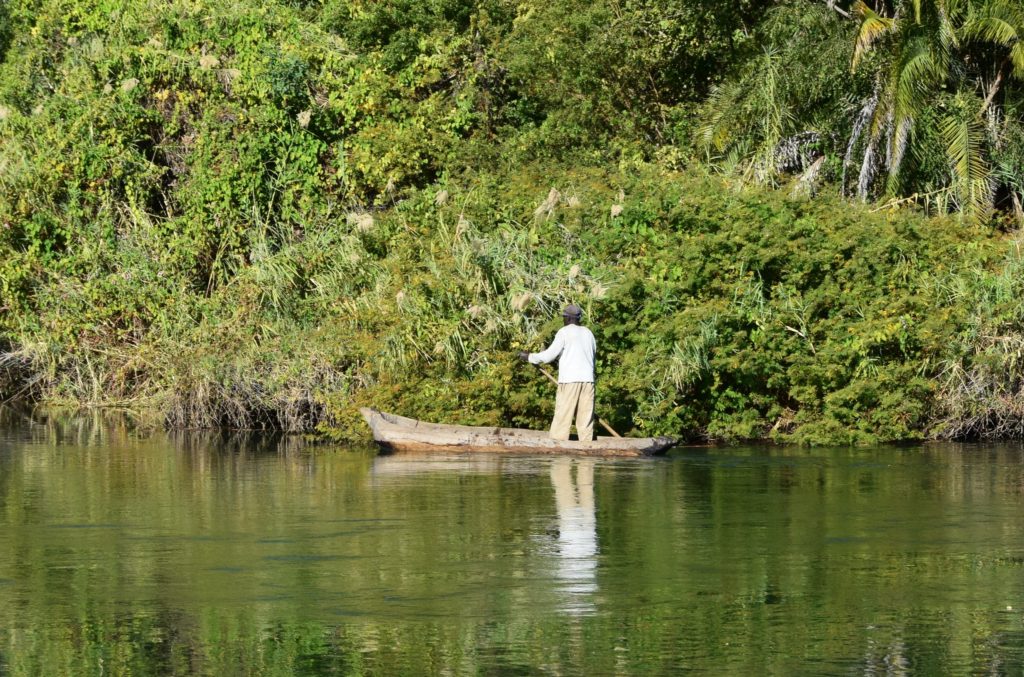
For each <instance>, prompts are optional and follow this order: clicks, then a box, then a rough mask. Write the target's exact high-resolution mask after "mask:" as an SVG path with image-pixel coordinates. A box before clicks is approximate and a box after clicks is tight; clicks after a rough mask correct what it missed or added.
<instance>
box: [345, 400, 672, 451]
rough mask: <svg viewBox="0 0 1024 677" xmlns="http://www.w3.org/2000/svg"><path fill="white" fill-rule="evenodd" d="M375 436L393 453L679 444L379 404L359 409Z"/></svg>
mask: <svg viewBox="0 0 1024 677" xmlns="http://www.w3.org/2000/svg"><path fill="white" fill-rule="evenodd" d="M359 411H360V413H362V415H363V418H365V419H366V422H367V423H368V424H369V425H370V429H371V430H372V431H373V439H374V440H375V441H376V442H377V444H379V445H380V446H381V447H382V448H383V449H385V450H387V451H392V452H410V451H467V452H469V451H472V452H484V453H499V454H504V453H509V454H555V455H563V454H571V455H574V456H627V457H628V456H654V455H656V454H659V453H662V452H664V451H665V450H666V449H668V448H669V447H672V446H673V445H675V443H676V442H675V440H674V439H672V438H671V437H598V438H597V439H596V440H594V441H592V442H579V441H576V440H567V441H565V440H553V439H551V438H550V437H548V432H547V431H546V430H523V429H520V428H492V427H475V426H465V425H445V424H442V423H427V422H425V421H419V420H417V419H414V418H406V417H405V416H397V415H395V414H388V413H386V412H383V411H378V410H376V409H370V408H366V407H364V408H362V409H360V410H359Z"/></svg>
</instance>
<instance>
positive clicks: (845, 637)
mask: <svg viewBox="0 0 1024 677" xmlns="http://www.w3.org/2000/svg"><path fill="white" fill-rule="evenodd" d="M9 425H12V424H9ZM19 425H20V424H19ZM1022 453H1024V447H1021V446H1020V445H994V446H980V445H973V446H964V447H956V446H950V445H934V446H924V447H913V448H910V447H907V448H877V449H831V450H821V449H793V448H778V447H769V448H751V449H744V448H741V447H732V448H728V449H710V450H700V451H687V450H680V451H679V452H678V453H677V454H676V455H674V456H672V457H670V458H667V459H665V460H662V461H657V462H648V461H642V462H614V461H607V460H598V461H596V463H595V461H593V460H587V459H569V458H561V459H553V458H550V457H541V458H537V457H534V458H524V457H500V456H486V457H481V456H468V455H459V454H451V455H447V456H437V457H432V458H428V457H422V456H421V457H400V456H389V457H379V458H378V457H375V455H374V453H373V451H371V450H366V449H353V448H326V447H312V446H310V447H306V448H302V447H299V446H295V445H294V444H293V441H292V440H289V439H278V438H272V437H265V438H253V439H248V438H246V437H244V436H223V435H220V436H209V435H175V436H164V435H154V436H148V435H144V434H141V433H140V432H139V431H138V430H137V429H136V428H133V427H131V426H128V425H122V424H116V425H113V426H110V425H108V426H106V427H102V426H96V425H93V424H92V422H91V421H90V420H84V421H83V420H60V419H57V418H52V419H43V420H40V421H39V422H33V423H32V424H31V425H26V426H23V427H17V428H15V427H12V428H9V429H7V430H4V429H2V427H0V675H5V676H6V675H8V674H10V675H12V676H13V675H39V674H42V675H50V674H96V673H97V672H98V670H99V669H102V670H103V671H104V672H105V674H182V675H188V674H237V673H238V672H239V671H245V672H248V673H250V674H327V673H333V674H442V673H447V674H601V675H605V674H609V675H610V674H629V675H632V674H679V673H685V672H697V673H706V674H766V673H767V674H882V673H892V674H899V673H907V674H975V673H977V674H982V673H994V674H1024V614H1022V613H1021V611H1020V609H1022V608H1024V521H1022V520H1021V519H1020V515H1021V513H1022V510H1024V456H1022ZM596 469H600V472H596ZM598 497H599V498H600V499H601V511H600V527H601V528H600V537H599V536H598V529H597V521H598V516H597V511H596V498H598ZM598 563H600V566H598ZM240 666H245V667H244V668H241V667H240Z"/></svg>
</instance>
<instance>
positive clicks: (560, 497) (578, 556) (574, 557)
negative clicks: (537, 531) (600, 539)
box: [551, 458, 597, 612]
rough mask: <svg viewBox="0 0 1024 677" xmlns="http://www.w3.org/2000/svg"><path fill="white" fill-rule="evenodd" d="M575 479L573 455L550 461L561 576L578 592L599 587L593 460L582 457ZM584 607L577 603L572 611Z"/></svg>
mask: <svg viewBox="0 0 1024 677" xmlns="http://www.w3.org/2000/svg"><path fill="white" fill-rule="evenodd" d="M577 463H578V465H577V466H576V482H575V485H574V483H573V478H572V465H573V460H572V459H570V458H556V459H554V460H553V461H552V462H551V484H552V485H553V486H554V488H555V506H556V507H557V509H558V554H559V556H560V558H559V566H558V575H559V578H561V579H563V580H565V581H566V583H567V585H566V586H565V588H564V589H565V591H566V592H569V593H571V594H576V595H579V594H581V593H591V592H594V591H595V590H596V589H597V585H596V582H595V579H594V570H595V568H596V567H597V558H596V555H597V518H596V516H595V514H594V460H593V459H589V458H585V459H580V460H579V461H578V462H577ZM584 608H585V607H581V606H580V605H574V606H573V607H571V609H570V610H571V611H577V612H578V611H582V610H583V609H584Z"/></svg>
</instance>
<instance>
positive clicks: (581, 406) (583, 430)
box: [551, 383, 594, 442]
mask: <svg viewBox="0 0 1024 677" xmlns="http://www.w3.org/2000/svg"><path fill="white" fill-rule="evenodd" d="M574 413H575V414H576V434H577V435H578V436H579V439H580V441H583V442H590V441H591V440H593V439H594V384H593V383H559V384H558V394H557V395H555V418H554V419H552V421H551V438H552V439H555V440H567V439H569V426H570V425H571V424H572V419H573V414H574Z"/></svg>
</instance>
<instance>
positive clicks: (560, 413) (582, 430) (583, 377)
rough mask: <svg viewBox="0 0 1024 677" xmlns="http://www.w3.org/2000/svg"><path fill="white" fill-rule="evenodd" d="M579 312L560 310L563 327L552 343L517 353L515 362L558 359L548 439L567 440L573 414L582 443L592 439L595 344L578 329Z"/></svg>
mask: <svg viewBox="0 0 1024 677" xmlns="http://www.w3.org/2000/svg"><path fill="white" fill-rule="evenodd" d="M582 318H583V311H582V310H581V309H580V307H579V306H576V305H568V306H566V307H565V310H563V311H562V322H563V326H562V328H561V329H559V330H558V333H557V334H555V340H554V341H552V342H551V345H550V346H549V347H548V349H547V350H545V351H544V352H541V353H527V352H521V353H519V359H521V360H523V361H524V362H530V363H531V364H541V363H544V364H547V363H548V362H551V361H552V360H554V359H555V358H558V395H556V396H555V417H554V419H552V421H551V437H552V438H553V439H556V440H567V439H569V427H570V425H571V424H572V419H573V412H575V414H576V433H577V435H578V437H579V439H580V441H583V442H590V441H591V440H593V439H594V355H595V354H596V353H597V342H596V341H595V340H594V335H593V334H592V333H591V331H590V330H589V329H587V328H586V327H583V326H580V320H581V319H582Z"/></svg>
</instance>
